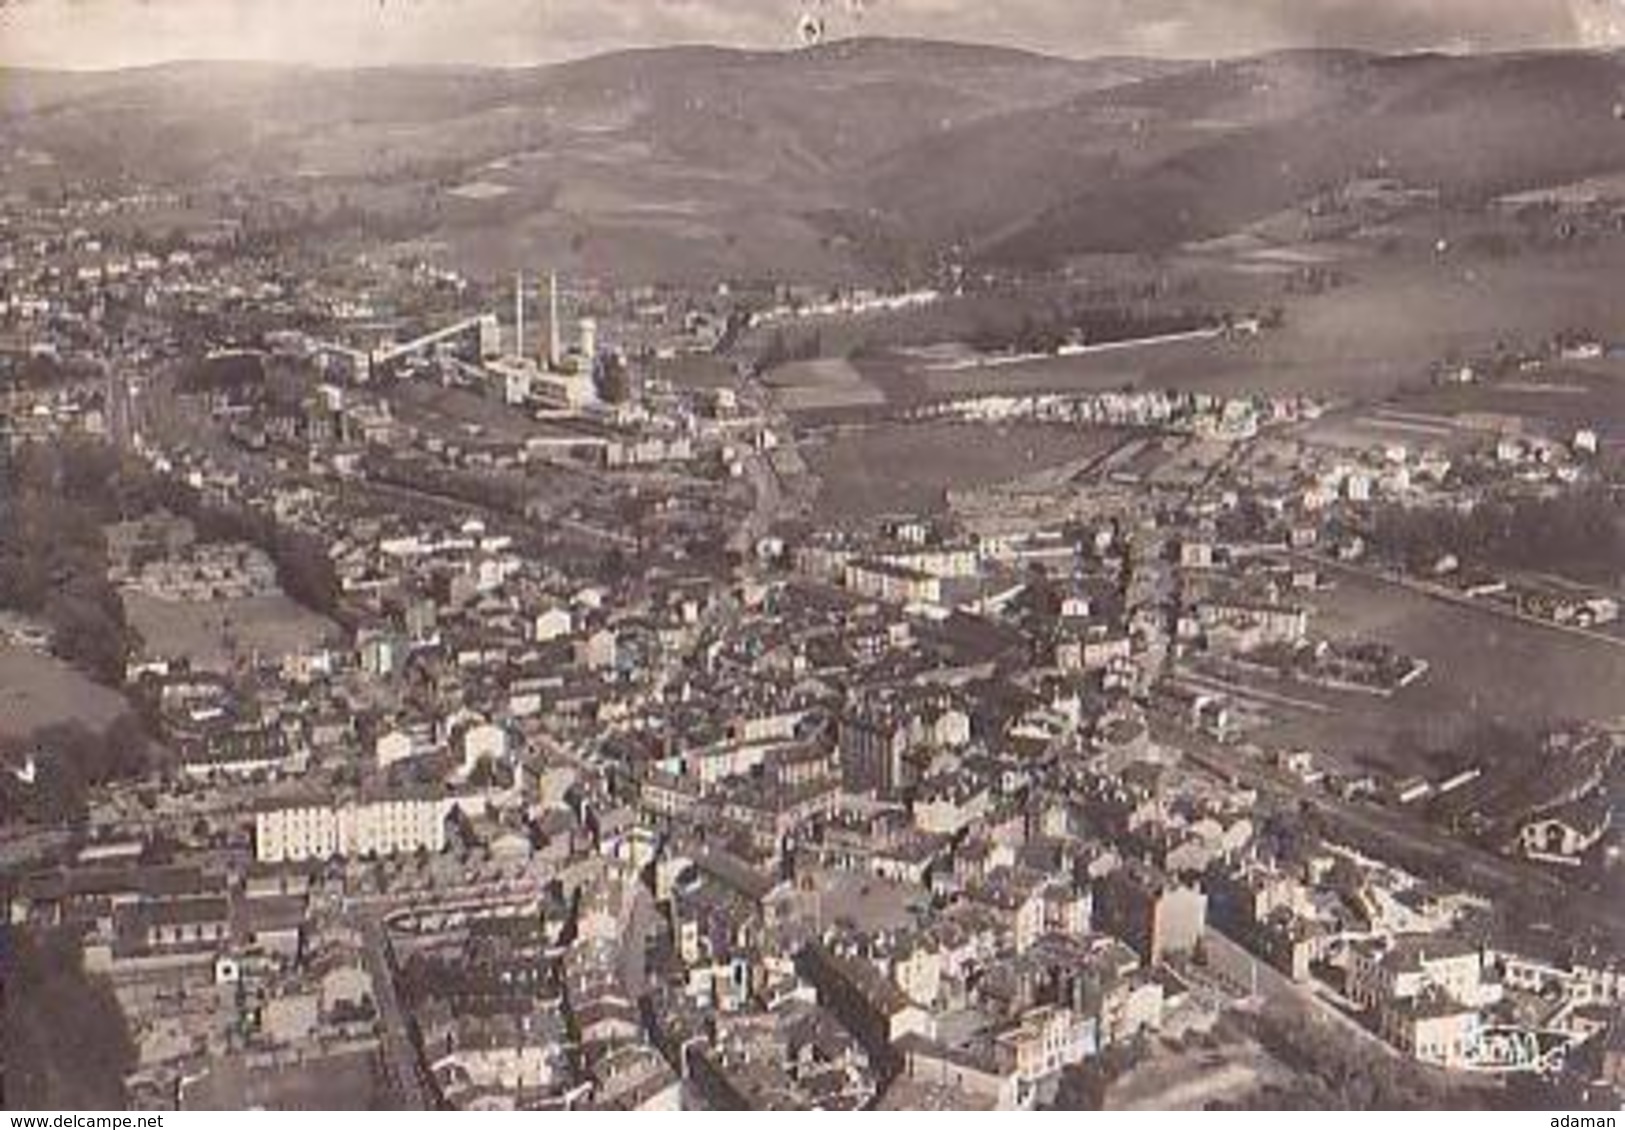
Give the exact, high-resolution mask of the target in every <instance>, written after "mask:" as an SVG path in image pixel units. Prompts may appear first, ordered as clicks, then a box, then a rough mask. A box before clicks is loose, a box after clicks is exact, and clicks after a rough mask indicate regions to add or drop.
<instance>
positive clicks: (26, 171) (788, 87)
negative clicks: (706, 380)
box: [0, 39, 1625, 278]
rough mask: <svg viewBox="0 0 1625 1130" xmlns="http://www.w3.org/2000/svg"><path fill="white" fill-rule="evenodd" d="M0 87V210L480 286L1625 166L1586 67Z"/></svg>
mask: <svg viewBox="0 0 1625 1130" xmlns="http://www.w3.org/2000/svg"><path fill="white" fill-rule="evenodd" d="M0 87H3V89H4V91H5V94H6V97H5V99H4V102H3V106H4V110H3V111H0V150H4V151H7V152H12V153H16V154H21V155H24V156H25V157H26V159H24V160H18V161H10V162H7V163H6V165H5V167H4V168H3V169H0V187H3V188H11V189H18V190H35V191H45V192H49V191H51V189H52V187H53V186H56V185H60V184H63V183H67V182H71V183H75V184H84V183H90V184H98V183H100V184H108V185H129V184H154V185H167V186H172V187H175V188H177V189H178V190H182V191H184V192H185V193H186V194H187V197H188V200H189V201H190V202H191V203H192V204H193V205H194V206H195V208H196V210H197V211H198V212H199V213H201V214H204V215H210V214H219V215H233V216H236V217H238V218H243V217H245V216H246V217H248V218H249V219H250V220H251V221H253V220H255V219H256V217H258V218H259V219H261V220H263V218H264V216H265V215H268V214H269V215H279V216H283V217H286V216H295V217H300V218H301V219H303V220H307V221H308V220H312V219H315V220H320V219H321V218H322V217H324V216H325V217H328V218H329V219H330V220H332V222H331V223H330V224H329V225H328V226H327V227H326V228H324V229H323V231H324V232H325V233H326V237H328V238H342V237H343V234H344V231H345V225H346V223H350V224H351V226H352V227H356V228H357V230H358V231H359V230H362V229H363V228H365V229H366V230H367V232H368V233H369V234H368V238H386V239H387V241H389V242H397V243H410V244H414V245H420V246H423V247H425V248H428V249H431V250H432V251H434V252H435V253H437V254H441V255H443V256H444V257H446V258H448V259H450V260H452V261H454V262H456V263H457V264H458V265H461V266H463V267H465V268H468V269H472V270H475V271H477V272H482V273H494V272H498V271H506V270H509V269H512V268H513V267H515V266H518V265H522V264H526V263H532V262H535V261H537V260H539V259H544V258H545V259H547V260H548V261H549V262H551V263H554V264H556V265H558V266H561V267H565V268H568V269H588V270H592V271H594V272H597V273H605V274H622V275H626V276H633V277H643V278H662V277H682V278H688V277H712V276H720V275H727V274H741V273H762V274H779V275H784V274H796V275H799V276H803V277H808V276H811V277H817V276H823V275H829V276H843V275H866V274H872V273H874V272H875V271H877V270H885V269H891V268H896V267H898V266H899V265H903V264H907V263H910V262H919V261H923V260H925V259H927V258H929V257H931V256H933V255H935V254H936V253H938V252H940V251H941V250H942V249H943V248H945V247H948V246H950V245H957V246H959V247H961V248H963V249H967V250H968V253H970V254H972V255H975V256H979V257H980V258H982V259H984V260H986V261H988V262H993V263H1007V264H1031V263H1047V262H1052V261H1054V260H1056V259H1057V258H1060V257H1063V256H1065V255H1068V254H1072V253H1081V252H1091V251H1147V250H1162V249H1167V248H1171V247H1175V246H1178V245H1180V244H1182V243H1185V242H1187V241H1191V240H1198V239H1206V238H1210V237H1214V236H1220V235H1224V234H1226V233H1229V232H1232V231H1235V230H1237V229H1238V228H1241V227H1244V226H1246V225H1248V224H1250V223H1253V222H1255V221H1257V220H1260V219H1262V218H1264V217H1267V216H1269V215H1271V214H1273V213H1276V212H1278V211H1279V210H1281V209H1283V208H1286V207H1290V206H1292V205H1293V204H1295V203H1299V202H1301V201H1303V200H1305V199H1306V198H1308V197H1310V196H1312V195H1314V194H1316V193H1318V192H1320V191H1322V190H1324V189H1326V188H1328V187H1331V186H1335V185H1337V184H1340V183H1343V182H1346V181H1347V180H1349V179H1351V178H1354V177H1357V176H1362V175H1372V174H1376V173H1381V174H1383V175H1386V176H1392V177H1397V178H1399V179H1402V180H1404V181H1406V182H1409V183H1412V184H1415V185H1418V186H1426V187H1436V188H1438V189H1440V190H1441V192H1442V194H1443V195H1444V196H1445V197H1446V198H1449V199H1460V200H1465V201H1471V200H1475V199H1480V198H1483V197H1484V196H1487V195H1490V194H1494V193H1498V192H1504V191H1512V190H1518V189H1525V188H1532V187H1541V186H1544V185H1551V184H1559V183H1564V182H1567V181H1572V180H1576V179H1579V178H1582V177H1586V176H1592V175H1597V174H1602V173H1608V172H1613V171H1617V170H1620V169H1625V121H1621V120H1620V112H1619V109H1618V108H1619V107H1620V106H1621V105H1622V104H1625V66H1622V64H1621V61H1620V59H1619V58H1617V57H1615V56H1612V55H1605V54H1588V53H1571V54H1522V55H1487V56H1466V57H1456V56H1440V55H1416V56H1404V57H1392V58H1390V57H1382V56H1374V55H1368V54H1363V53H1358V52H1352V51H1298V52H1285V53H1278V54H1272V55H1267V56H1262V57H1259V58H1252V59H1237V60H1223V61H1217V62H1212V63H1208V62H1203V63H1177V62H1166V61H1146V60H1136V59H1097V60H1087V61H1075V60H1066V59H1058V58H1052V57H1047V56H1042V55H1035V54H1030V53H1026V52H1020V51H1012V50H1007V49H1002V48H988V47H979V46H970V45H962V44H950V43H936V42H925V41H912V40H887V39H867V40H863V39H860V40H851V41H845V42H840V43H833V44H830V45H826V46H824V47H821V48H817V49H813V50H809V51H801V52H792V53H780V52H749V51H737V50H724V49H719V48H704V47H683V48H669V49H657V50H647V51H631V52H621V53H617V54H612V55H605V56H600V57H597V58H592V59H587V60H582V61H579V62H574V63H568V64H563V65H558V66H552V67H544V68H531V69H512V70H498V69H491V70H481V69H473V68H398V69H377V70H354V71H340V70H323V69H315V68H299V67H286V66H274V65H268V64H240V63H183V64H174V65H168V66H162V67H153V68H144V69H139V70H131V71H122V72H106V73H97V74H52V73H42V72H34V71H10V72H0ZM335 217H336V219H335ZM358 220H366V221H369V222H372V221H376V224H375V225H374V226H373V227H368V226H367V225H364V224H359V223H358V222H357V223H352V221H358ZM378 232H383V233H384V235H383V236H379V235H378Z"/></svg>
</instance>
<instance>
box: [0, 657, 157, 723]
mask: <svg viewBox="0 0 1625 1130" xmlns="http://www.w3.org/2000/svg"><path fill="white" fill-rule="evenodd" d="M127 708H128V707H127V704H126V703H125V701H124V699H123V698H122V697H120V696H119V695H118V694H116V693H115V692H113V691H111V690H108V689H107V688H106V687H103V686H99V685H97V684H96V683H93V682H91V681H90V680H89V679H87V678H85V676H83V675H81V674H80V673H79V672H78V671H75V670H74V669H73V668H72V667H69V666H68V665H67V664H66V663H63V662H62V661H61V660H59V659H53V658H51V657H50V656H46V655H40V654H38V653H36V652H33V651H29V650H27V649H25V648H20V647H12V646H11V645H9V644H0V740H3V739H6V738H18V737H26V736H27V735H29V734H31V733H33V732H34V731H35V730H39V729H42V728H44V727H46V726H53V725H56V724H58V723H62V722H78V723H81V724H83V725H86V726H90V727H92V728H94V729H101V728H102V727H105V726H106V725H107V724H108V723H110V722H111V721H113V719H115V718H117V717H118V716H119V715H120V714H123V713H124V712H125V711H126V709H127Z"/></svg>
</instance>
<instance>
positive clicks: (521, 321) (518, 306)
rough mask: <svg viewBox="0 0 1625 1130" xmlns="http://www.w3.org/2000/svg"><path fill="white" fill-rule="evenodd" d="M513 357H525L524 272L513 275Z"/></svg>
mask: <svg viewBox="0 0 1625 1130" xmlns="http://www.w3.org/2000/svg"><path fill="white" fill-rule="evenodd" d="M513 355H514V356H515V357H516V358H520V357H524V355H525V272H524V271H520V272H518V273H517V274H515V275H514V284H513Z"/></svg>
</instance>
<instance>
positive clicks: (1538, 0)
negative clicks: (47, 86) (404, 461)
mask: <svg viewBox="0 0 1625 1130" xmlns="http://www.w3.org/2000/svg"><path fill="white" fill-rule="evenodd" d="M808 8H811V9H814V10H819V9H822V11H823V12H824V13H825V18H826V21H827V24H828V27H829V31H830V34H831V35H833V36H845V35H851V34H877V35H880V34H884V35H917V36H930V37H936V38H946V39H966V40H976V41H982V42H996V43H1007V44H1014V45H1018V46H1023V47H1031V48H1035V49H1039V50H1047V51H1052V52H1056V53H1059V54H1069V55H1080V56H1082V55H1097V54H1108V53H1139V54H1166V55H1182V56H1194V57H1202V56H1207V55H1216V54H1234V53H1239V52H1246V51H1252V50H1257V49H1262V48H1269V47H1279V46H1361V47H1376V48H1385V49H1408V48H1424V47H1427V48H1447V49H1453V50H1488V49H1496V48H1508V47H1520V46H1572V45H1576V44H1580V43H1585V44H1587V45H1598V44H1602V43H1616V42H1619V39H1620V36H1619V34H1618V31H1619V27H1625V0H981V2H978V0H0V62H4V63H7V64H13V65H29V66H49V67H76V68H80V67H114V66H128V65H134V64H141V63H152V62H160V61H164V60H171V59H182V58H185V59H199V58H253V59H277V60H289V61H300V62H314V63H331V64H374V65H376V64H386V63H400V62H429V63H452V62H488V63H500V64H514V63H530V62H545V61H552V60H557V59H562V58H570V57H575V56H580V55H585V54H591V53H594V52H598V51H603V50H608V49H612V48H617V47H629V46H647V45H655V44H666V43H695V42H707V43H723V44H734V45H747V46H756V47H777V46H791V45H793V44H794V43H795V40H796V28H797V24H798V22H799V20H798V17H799V16H800V15H801V14H802V12H803V11H805V10H806V9H808ZM1616 23H1617V24H1618V25H1619V27H1616Z"/></svg>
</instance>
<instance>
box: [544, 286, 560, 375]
mask: <svg viewBox="0 0 1625 1130" xmlns="http://www.w3.org/2000/svg"><path fill="white" fill-rule="evenodd" d="M563 352H564V351H563V349H561V348H560V346H559V273H558V272H557V271H549V272H548V275H547V367H548V369H549V370H551V371H552V372H555V373H556V372H558V370H559V362H560V361H561V360H562V359H563V358H562V357H561V356H560V355H561V354H562V353H563Z"/></svg>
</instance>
